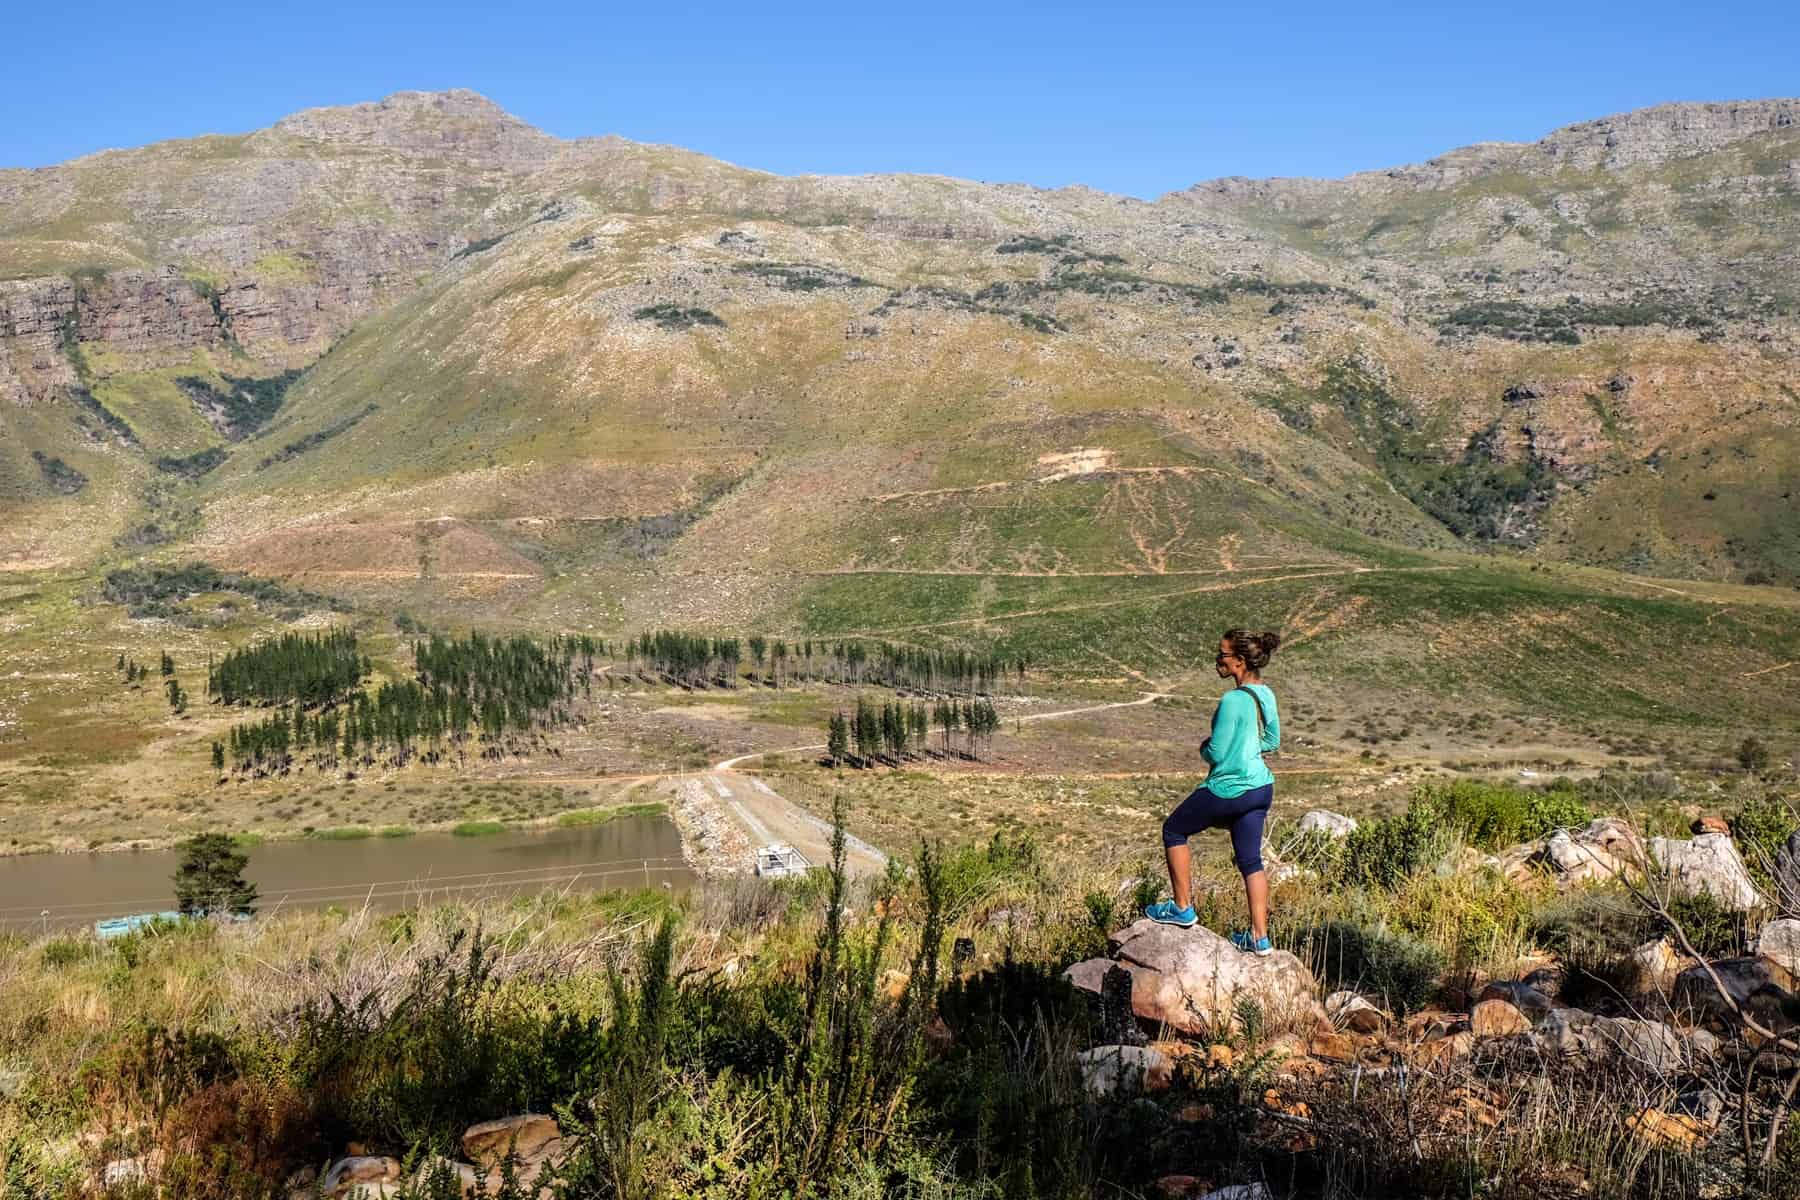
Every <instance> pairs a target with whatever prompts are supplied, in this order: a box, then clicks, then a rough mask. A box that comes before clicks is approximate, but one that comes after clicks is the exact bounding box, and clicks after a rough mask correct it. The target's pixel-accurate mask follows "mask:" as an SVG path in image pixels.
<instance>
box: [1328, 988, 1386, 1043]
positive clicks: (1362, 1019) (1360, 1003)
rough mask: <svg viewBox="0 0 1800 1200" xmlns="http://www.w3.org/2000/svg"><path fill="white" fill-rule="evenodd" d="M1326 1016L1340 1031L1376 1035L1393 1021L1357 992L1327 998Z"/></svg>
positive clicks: (1335, 994)
mask: <svg viewBox="0 0 1800 1200" xmlns="http://www.w3.org/2000/svg"><path fill="white" fill-rule="evenodd" d="M1325 1015H1326V1016H1328V1017H1330V1018H1331V1021H1332V1023H1333V1024H1334V1025H1336V1026H1337V1027H1338V1028H1339V1029H1347V1030H1349V1031H1350V1032H1351V1033H1367V1034H1376V1033H1380V1032H1381V1031H1382V1030H1384V1029H1386V1028H1387V1026H1388V1023H1389V1022H1390V1021H1391V1020H1392V1019H1393V1018H1391V1017H1389V1016H1388V1015H1387V1013H1385V1012H1383V1011H1382V1010H1381V1009H1379V1008H1377V1007H1376V1006H1375V1005H1373V1004H1371V1003H1369V1001H1368V1000H1366V999H1364V998H1363V997H1362V996H1359V995H1357V994H1356V993H1355V992H1333V993H1331V995H1329V996H1327V997H1325Z"/></svg>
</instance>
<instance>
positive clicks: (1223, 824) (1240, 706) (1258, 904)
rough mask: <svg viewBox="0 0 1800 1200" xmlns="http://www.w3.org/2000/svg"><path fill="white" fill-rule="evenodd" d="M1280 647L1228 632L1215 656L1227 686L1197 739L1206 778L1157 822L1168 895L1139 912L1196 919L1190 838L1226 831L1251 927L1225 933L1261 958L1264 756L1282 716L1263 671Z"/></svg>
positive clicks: (1269, 638)
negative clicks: (1205, 734)
mask: <svg viewBox="0 0 1800 1200" xmlns="http://www.w3.org/2000/svg"><path fill="white" fill-rule="evenodd" d="M1279 645H1281V637H1280V636H1279V635H1278V634H1274V633H1251V632H1250V631H1249V630H1247V629H1231V630H1227V631H1226V632H1225V634H1224V636H1222V637H1221V638H1220V639H1219V653H1218V657H1217V658H1215V659H1214V660H1213V666H1214V669H1215V670H1217V671H1218V673H1219V678H1220V679H1229V680H1231V681H1232V683H1233V687H1232V689H1231V690H1230V691H1228V692H1226V693H1225V694H1224V695H1223V696H1222V697H1220V698H1219V707H1218V708H1217V709H1215V710H1214V711H1213V719H1212V736H1211V737H1209V738H1207V739H1206V740H1205V741H1204V742H1201V743H1200V757H1201V758H1204V759H1205V760H1206V761H1207V763H1208V764H1209V765H1210V766H1211V767H1212V770H1211V772H1210V773H1209V774H1208V775H1207V777H1206V782H1205V783H1203V784H1201V785H1200V786H1199V787H1197V788H1195V789H1194V792H1193V794H1192V795H1190V796H1189V797H1188V798H1187V799H1186V800H1183V801H1182V802H1181V804H1180V806H1179V807H1177V808H1176V809H1175V811H1174V812H1172V813H1170V814H1169V818H1168V820H1166V821H1164V822H1163V853H1164V854H1165V855H1166V856H1167V857H1168V860H1169V884H1170V887H1171V888H1172V889H1173V892H1174V899H1172V900H1160V901H1158V902H1157V903H1155V904H1152V905H1151V906H1150V907H1149V908H1146V909H1145V910H1144V915H1145V916H1147V917H1149V918H1150V919H1151V920H1152V921H1160V922H1162V923H1163V924H1165V925H1180V926H1183V927H1186V926H1189V925H1192V924H1194V922H1195V921H1196V920H1198V918H1197V917H1196V916H1195V915H1194V906H1193V893H1192V866H1193V859H1192V853H1191V851H1189V849H1188V839H1189V838H1190V837H1192V836H1194V835H1195V834H1196V833H1199V832H1200V831H1201V830H1202V829H1221V828H1222V829H1229V830H1231V850H1232V856H1233V857H1234V858H1235V859H1236V860H1237V868H1238V870H1239V871H1240V872H1242V873H1243V876H1244V894H1245V896H1246V897H1247V898H1248V900H1249V902H1250V929H1249V931H1248V932H1239V933H1234V934H1232V935H1231V941H1232V943H1233V944H1234V945H1235V946H1237V948H1238V949H1239V950H1248V951H1250V952H1251V953H1253V954H1258V955H1266V954H1268V953H1269V952H1270V951H1271V950H1273V949H1274V947H1273V946H1271V945H1270V943H1269V877H1268V876H1267V875H1266V874H1264V872H1263V862H1262V840H1263V822H1264V821H1266V820H1267V819H1268V816H1269V802H1270V801H1271V800H1272V799H1274V796H1275V777H1274V776H1273V775H1271V774H1269V768H1268V767H1267V766H1265V765H1264V764H1263V760H1262V756H1263V755H1264V754H1266V753H1268V752H1269V751H1271V750H1274V749H1276V748H1277V747H1279V746H1280V745H1281V715H1280V714H1279V713H1278V712H1277V711H1276V710H1275V693H1274V692H1272V691H1270V690H1269V688H1268V685H1266V684H1264V683H1263V681H1262V669H1263V668H1264V667H1266V666H1268V665H1269V657H1270V656H1271V655H1273V654H1274V653H1275V648H1276V647H1277V646H1279Z"/></svg>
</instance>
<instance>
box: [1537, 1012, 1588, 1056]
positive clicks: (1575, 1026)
mask: <svg viewBox="0 0 1800 1200" xmlns="http://www.w3.org/2000/svg"><path fill="white" fill-rule="evenodd" d="M1594 1020H1595V1018H1594V1016H1593V1014H1592V1013H1586V1012H1583V1011H1582V1010H1581V1009H1579V1008H1553V1009H1551V1010H1550V1011H1549V1012H1548V1013H1547V1014H1545V1016H1544V1019H1543V1020H1542V1021H1540V1022H1539V1023H1538V1027H1537V1043H1538V1048H1539V1049H1540V1050H1542V1051H1543V1052H1544V1053H1545V1054H1551V1055H1558V1056H1561V1057H1564V1058H1573V1057H1576V1056H1578V1055H1580V1054H1581V1053H1583V1047H1582V1041H1581V1037H1582V1034H1583V1033H1585V1032H1586V1031H1587V1030H1588V1028H1589V1027H1591V1026H1592V1025H1593V1023H1594Z"/></svg>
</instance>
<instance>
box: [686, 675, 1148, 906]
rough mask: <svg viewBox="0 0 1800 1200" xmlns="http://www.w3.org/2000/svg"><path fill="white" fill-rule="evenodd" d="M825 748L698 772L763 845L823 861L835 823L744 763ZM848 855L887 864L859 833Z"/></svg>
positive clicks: (1048, 715) (867, 870)
mask: <svg viewBox="0 0 1800 1200" xmlns="http://www.w3.org/2000/svg"><path fill="white" fill-rule="evenodd" d="M1166 697H1167V693H1165V692H1144V693H1143V694H1142V695H1140V696H1139V697H1138V698H1137V699H1136V700H1119V701H1115V702H1114V703H1111V704H1089V705H1085V706H1083V707H1081V708H1065V709H1060V710H1058V711H1056V712H1043V713H1032V714H1031V715H1029V716H1024V717H1019V718H1017V720H1018V721H1020V722H1021V723H1022V722H1026V721H1051V720H1055V719H1056V718H1057V717H1073V716H1078V715H1080V714H1082V713H1092V712H1100V711H1102V710H1105V709H1109V708H1136V707H1137V706H1139V705H1142V704H1153V703H1155V702H1156V701H1158V700H1161V699H1164V698H1166ZM823 749H825V745H824V743H822V742H821V743H819V744H817V745H809V746H788V747H785V748H783V749H780V750H761V751H758V752H756V753H755V754H740V755H738V756H737V757H735V758H728V759H726V760H725V761H723V762H720V763H715V764H714V765H713V768H712V770H711V771H708V772H707V773H706V774H704V775H700V776H696V777H694V778H696V779H698V781H699V783H700V785H701V787H702V788H703V789H705V790H706V792H708V793H710V795H708V796H707V797H706V799H705V803H707V804H710V805H712V806H713V807H715V808H716V809H717V810H718V811H720V812H722V813H726V814H729V815H730V816H731V817H732V818H733V819H735V821H736V822H737V824H738V826H739V827H740V828H742V829H743V830H744V832H746V833H747V834H749V836H750V838H751V839H752V840H753V842H754V843H755V845H757V846H767V845H770V844H771V843H783V844H786V845H790V846H793V847H794V848H796V849H797V850H799V851H800V853H802V854H804V855H805V856H806V859H807V861H808V862H810V863H812V864H813V865H815V866H822V865H824V864H825V863H828V862H830V861H831V825H830V823H829V822H826V821H824V820H821V819H820V818H818V817H816V816H814V815H813V814H811V813H809V812H807V811H806V810H805V809H802V808H800V807H799V806H798V805H795V804H793V803H791V802H789V801H788V800H786V799H784V798H783V797H782V796H781V795H780V794H779V793H777V792H776V791H775V790H774V789H773V788H771V787H770V786H769V785H768V784H766V783H764V782H763V781H762V780H761V779H759V778H757V777H756V776H754V775H748V774H744V773H742V772H740V771H739V770H738V769H737V768H738V765H739V764H741V763H747V762H750V761H752V760H754V759H758V758H764V757H767V756H768V755H771V754H810V753H813V752H815V751H819V750H823ZM687 795H688V797H689V799H690V802H692V803H700V802H701V800H700V797H697V796H696V794H695V790H694V789H692V788H690V789H688V792H687ZM845 860H846V863H847V865H848V866H849V869H850V873H851V874H852V875H867V874H873V873H876V872H879V871H885V870H886V869H887V855H886V854H883V853H882V852H881V851H880V850H878V849H876V848H875V847H874V846H871V845H869V844H868V843H867V842H864V841H862V840H861V839H859V838H854V837H852V838H851V839H850V841H849V844H848V846H847V848H846V853H845Z"/></svg>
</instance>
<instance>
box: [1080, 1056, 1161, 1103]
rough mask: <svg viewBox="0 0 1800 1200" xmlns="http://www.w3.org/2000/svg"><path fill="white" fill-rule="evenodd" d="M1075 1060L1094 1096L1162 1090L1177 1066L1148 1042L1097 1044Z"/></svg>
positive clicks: (1083, 1084) (1083, 1081)
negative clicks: (1127, 1044) (1130, 1044)
mask: <svg viewBox="0 0 1800 1200" xmlns="http://www.w3.org/2000/svg"><path fill="white" fill-rule="evenodd" d="M1075 1060H1076V1062H1077V1064H1078V1065H1079V1066H1080V1067H1081V1082H1082V1086H1083V1087H1085V1088H1086V1089H1087V1092H1088V1095H1090V1096H1111V1095H1114V1094H1116V1093H1120V1092H1124V1093H1132V1092H1153V1091H1161V1090H1162V1089H1164V1088H1167V1087H1168V1086H1169V1080H1170V1078H1171V1072H1172V1071H1173V1070H1174V1064H1173V1063H1171V1062H1170V1061H1169V1059H1168V1057H1167V1056H1166V1055H1164V1054H1163V1053H1162V1052H1161V1051H1159V1050H1153V1049H1151V1048H1150V1047H1148V1046H1095V1047H1094V1048H1093V1049H1092V1050H1083V1051H1082V1052H1081V1053H1079V1054H1077V1055H1076V1056H1075Z"/></svg>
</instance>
